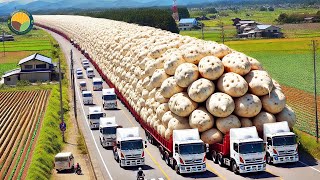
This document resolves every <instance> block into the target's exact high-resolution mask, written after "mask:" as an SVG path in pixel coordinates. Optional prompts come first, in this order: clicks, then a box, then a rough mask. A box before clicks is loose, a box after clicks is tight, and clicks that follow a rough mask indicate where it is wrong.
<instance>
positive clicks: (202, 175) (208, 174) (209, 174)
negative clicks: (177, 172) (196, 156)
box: [181, 170, 218, 179]
mask: <svg viewBox="0 0 320 180" xmlns="http://www.w3.org/2000/svg"><path fill="white" fill-rule="evenodd" d="M181 176H182V177H184V178H192V179H194V178H195V179H197V178H214V177H218V176H217V175H216V174H214V173H213V172H211V171H208V170H207V171H206V172H204V173H193V174H182V175H181Z"/></svg>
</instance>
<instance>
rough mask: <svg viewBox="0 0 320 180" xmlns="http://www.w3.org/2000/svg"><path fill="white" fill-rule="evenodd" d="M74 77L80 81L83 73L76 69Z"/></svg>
mask: <svg viewBox="0 0 320 180" xmlns="http://www.w3.org/2000/svg"><path fill="white" fill-rule="evenodd" d="M76 75H77V79H82V78H83V72H82V69H81V68H77V70H76Z"/></svg>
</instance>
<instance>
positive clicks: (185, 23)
mask: <svg viewBox="0 0 320 180" xmlns="http://www.w3.org/2000/svg"><path fill="white" fill-rule="evenodd" d="M178 27H179V30H180V31H183V30H191V29H193V28H198V27H199V22H198V21H197V20H196V19H195V18H187V19H181V20H180V21H179V26H178Z"/></svg>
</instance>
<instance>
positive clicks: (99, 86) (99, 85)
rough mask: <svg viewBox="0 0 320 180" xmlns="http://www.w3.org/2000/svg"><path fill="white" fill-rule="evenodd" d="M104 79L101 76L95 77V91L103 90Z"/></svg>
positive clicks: (93, 83) (93, 81)
mask: <svg viewBox="0 0 320 180" xmlns="http://www.w3.org/2000/svg"><path fill="white" fill-rule="evenodd" d="M102 84H103V82H102V79H101V78H93V79H92V85H93V90H94V91H101V90H102Z"/></svg>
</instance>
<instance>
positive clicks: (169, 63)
mask: <svg viewBox="0 0 320 180" xmlns="http://www.w3.org/2000/svg"><path fill="white" fill-rule="evenodd" d="M34 19H35V21H36V22H37V23H40V24H43V25H47V26H49V27H53V28H55V29H57V30H59V31H61V32H64V33H65V34H67V35H68V36H69V37H70V38H72V39H73V40H74V41H75V42H76V43H77V44H78V45H79V46H80V47H81V49H83V50H85V51H86V52H87V53H88V54H89V55H90V56H91V58H92V59H93V60H94V61H96V63H97V64H98V65H99V66H100V67H101V69H102V70H103V72H104V73H105V74H106V75H107V77H108V78H109V79H110V80H111V81H112V83H113V84H114V85H115V86H116V87H117V89H118V90H119V91H120V92H121V93H122V94H123V95H124V97H126V99H127V100H128V102H129V103H130V105H131V106H132V107H133V108H134V109H135V110H136V111H137V112H138V113H139V114H140V116H141V117H142V119H143V120H144V121H145V122H146V123H148V124H149V125H150V126H151V127H153V128H154V129H155V130H157V132H158V133H159V134H160V135H161V136H163V137H164V138H166V139H170V138H171V135H172V132H173V130H175V129H189V128H197V129H198V130H199V132H200V133H201V139H202V140H203V141H204V142H205V143H209V144H212V143H217V142H221V141H222V138H223V135H224V134H226V133H228V131H229V130H230V129H231V128H240V127H249V126H256V127H257V130H258V131H259V132H261V131H262V130H263V124H264V123H272V122H276V121H288V123H289V125H290V127H293V126H294V124H295V121H296V117H295V113H294V112H293V110H292V109H291V108H290V107H289V106H288V105H287V104H286V97H285V95H284V94H283V91H282V90H281V87H280V85H279V84H278V83H277V82H276V81H275V80H274V79H272V78H271V77H270V75H269V74H268V72H267V71H265V70H263V68H262V66H261V64H260V62H259V61H257V60H256V59H254V58H252V57H249V56H247V55H245V54H243V53H240V52H237V51H234V50H232V49H230V48H229V47H227V46H226V45H223V44H218V43H216V42H209V41H203V40H199V39H195V38H191V37H188V36H181V35H179V34H173V33H170V32H167V31H163V30H160V29H156V28H152V27H145V26H138V25H134V24H128V23H124V22H118V21H113V20H108V19H98V18H91V17H82V16H60V15H58V16H53V15H49V16H35V17H34Z"/></svg>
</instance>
